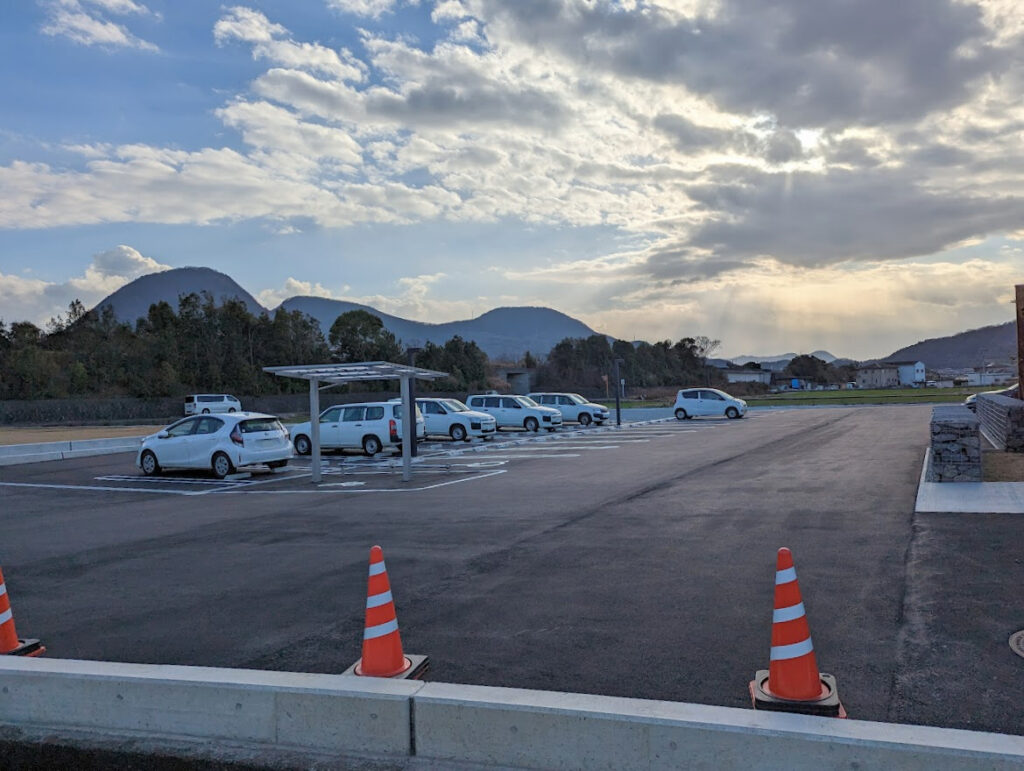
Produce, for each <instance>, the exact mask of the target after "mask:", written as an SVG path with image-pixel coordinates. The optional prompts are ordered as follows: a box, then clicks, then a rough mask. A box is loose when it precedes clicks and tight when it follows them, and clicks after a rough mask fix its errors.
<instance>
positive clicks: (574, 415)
mask: <svg viewBox="0 0 1024 771" xmlns="http://www.w3.org/2000/svg"><path fill="white" fill-rule="evenodd" d="M528 396H529V397H530V398H531V399H533V400H534V401H535V402H537V403H538V404H539V405H541V406H542V407H554V408H555V409H556V410H558V411H559V412H561V413H562V420H563V421H565V420H574V421H576V422H577V423H579V424H580V425H581V426H589V425H590V424H591V423H597V424H598V425H601V424H602V423H604V422H605V421H606V420H608V414H609V413H608V408H607V407H605V406H604V405H603V404H594V403H593V402H590V401H587V400H586V399H584V398H583V397H582V396H580V395H579V394H562V393H544V394H540V393H537V394H528Z"/></svg>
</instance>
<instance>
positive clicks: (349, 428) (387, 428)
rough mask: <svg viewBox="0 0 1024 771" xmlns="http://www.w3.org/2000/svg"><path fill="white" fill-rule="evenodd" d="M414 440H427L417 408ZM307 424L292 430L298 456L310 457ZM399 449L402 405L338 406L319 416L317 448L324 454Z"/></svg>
mask: <svg viewBox="0 0 1024 771" xmlns="http://www.w3.org/2000/svg"><path fill="white" fill-rule="evenodd" d="M414 434H415V437H416V440H417V441H419V440H420V439H423V438H424V437H425V436H426V433H425V429H424V425H423V413H422V412H420V408H419V407H417V408H416V431H415V432H414ZM311 436H312V432H311V431H310V423H309V421H308V420H307V421H306V422H305V423H299V424H298V425H297V426H292V428H291V438H292V444H294V445H295V452H297V453H298V454H299V455H309V453H310V452H311V451H312V447H313V442H312V439H311V438H310V437H311ZM401 445H402V404H401V402H393V401H389V402H362V403H361V404H339V405H338V406H336V407H328V408H327V409H326V410H324V411H323V412H321V413H320V447H321V449H324V450H358V449H361V450H362V451H363V452H364V453H366V454H367V455H370V456H373V455H376V454H377V453H379V452H380V451H381V450H382V449H384V448H385V447H390V448H393V449H394V448H397V447H401Z"/></svg>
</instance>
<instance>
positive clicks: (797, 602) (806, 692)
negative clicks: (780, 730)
mask: <svg viewBox="0 0 1024 771" xmlns="http://www.w3.org/2000/svg"><path fill="white" fill-rule="evenodd" d="M768 667H769V668H768V669H767V670H764V669H759V670H758V671H757V673H756V674H755V675H754V679H753V680H752V681H751V683H750V698H751V700H752V701H753V704H754V709H766V710H776V711H780V712H799V713H801V714H805V715H824V716H826V717H843V718H844V717H846V710H845V709H843V705H842V703H840V701H839V690H838V688H837V686H836V679H835V678H834V677H833V676H832V675H827V674H822V673H820V672H819V671H818V662H817V660H816V659H815V657H814V643H813V642H812V641H811V630H810V627H809V626H808V625H807V615H806V613H805V611H804V603H803V599H802V597H801V596H800V585H799V584H798V583H797V580H796V568H795V567H794V566H793V555H792V553H791V552H790V551H789V549H786V548H782V549H779V555H778V559H777V561H776V565H775V610H774V611H773V613H772V650H771V657H770V663H769V665H768Z"/></svg>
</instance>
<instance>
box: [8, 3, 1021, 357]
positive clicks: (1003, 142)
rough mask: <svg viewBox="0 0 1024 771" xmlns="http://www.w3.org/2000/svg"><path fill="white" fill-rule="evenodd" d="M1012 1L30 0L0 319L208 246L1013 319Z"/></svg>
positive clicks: (282, 277)
mask: <svg viewBox="0 0 1024 771" xmlns="http://www.w3.org/2000/svg"><path fill="white" fill-rule="evenodd" d="M1022 43H1024V5H1022V4H1020V3H1018V2H1017V0H983V1H982V2H969V1H968V0H957V1H955V2H954V1H951V0H900V2H895V3H894V2H892V0H858V2H850V0H652V1H651V2H641V1H640V0H515V1H514V2H513V1H511V0H305V1H304V2H294V0H292V1H289V2H285V1H284V0H280V1H277V0H264V1H263V2H248V3H245V4H240V5H232V4H231V3H225V4H218V3H216V2H209V0H173V1H172V0H38V1H34V0H20V1H19V2H17V3H10V4H5V5H4V9H3V11H2V24H0V67H2V68H3V73H4V77H2V78H0V104H2V105H4V107H3V109H2V110H0V318H2V319H3V320H4V321H6V322H8V323H10V322H12V321H17V320H31V321H34V322H36V323H40V324H42V323H45V321H46V320H47V319H49V318H50V317H52V316H54V315H56V314H58V313H60V312H61V311H62V310H65V309H66V307H67V305H68V303H69V302H70V301H71V300H72V299H75V298H79V299H81V300H82V301H83V302H85V303H86V305H92V304H95V303H96V302H98V301H99V300H101V299H102V298H103V297H105V296H106V295H107V294H109V293H110V292H111V291H113V290H115V289H117V288H118V287H119V286H121V285H123V284H125V283H127V282H128V281H131V280H132V279H134V278H137V277H138V276H140V275H143V274H145V273H150V272H153V271H157V270H164V269H167V268H175V267H184V266H189V265H202V266H207V267H211V268H214V269H216V270H220V271H223V272H225V273H227V274H229V275H230V276H232V277H233V278H234V279H235V280H236V281H238V282H239V283H240V284H241V285H242V286H243V287H245V288H246V289H247V290H249V291H250V292H251V293H252V294H254V295H255V296H256V297H257V298H258V299H260V300H261V301H262V302H263V303H264V304H265V305H267V306H268V307H274V306H275V305H277V304H278V303H279V302H280V301H281V300H283V299H285V298H286V297H289V296H292V295H296V294H316V295H323V296H329V297H336V298H340V299H346V300H353V301H357V302H363V303H367V304H369V305H373V306H374V307H377V308H379V309H380V310H382V311H385V312H388V313H393V314H396V315H400V316H404V317H407V318H413V319H417V320H421V321H431V322H441V321H449V320H454V319H459V318H468V317H471V316H475V315H477V314H479V313H482V312H484V311H486V310H489V309H491V308H494V307H498V306H504V305H544V306H548V307H552V308H556V309H557V310H560V311H562V312H565V313H568V314H570V315H572V316H574V317H576V318H579V319H581V320H583V321H584V322H586V323H588V324H589V325H590V326H591V327H593V328H594V329H597V330H599V331H600V332H604V333H607V334H611V335H614V336H616V337H620V338H626V339H646V340H651V341H653V340H657V339H672V340H675V339H679V338H681V337H684V336H696V335H707V336H709V337H712V338H717V339H720V340H721V341H722V346H721V349H720V353H721V354H724V355H739V354H741V353H746V354H760V355H767V354H775V353H780V352H788V351H794V352H809V351H812V350H815V349H826V350H829V351H830V352H831V353H833V354H835V355H837V356H848V357H852V358H861V359H863V358H870V357H876V356H884V355H886V354H888V353H890V352H892V351H894V350H895V349H897V348H900V347H902V346H904V345H908V344H911V343H914V342H916V341H918V340H920V339H924V338H928V337H937V336H941V335H945V334H951V333H955V332H958V331H961V330H964V329H970V328H975V327H979V326H984V325H987V324H996V323H1002V322H1004V321H1008V320H1010V319H1012V318H1013V308H1012V306H1011V305H1010V302H1011V301H1012V299H1013V286H1014V283H1015V282H1024V198H1022V194H1021V190H1022V187H1021V184H1022V182H1024V141H1022V140H1024V100H1022V98H1021V94H1022V93H1024V45H1022Z"/></svg>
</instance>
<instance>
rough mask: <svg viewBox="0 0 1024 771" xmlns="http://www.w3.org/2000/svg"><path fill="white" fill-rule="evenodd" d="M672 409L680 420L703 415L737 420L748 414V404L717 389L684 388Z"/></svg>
mask: <svg viewBox="0 0 1024 771" xmlns="http://www.w3.org/2000/svg"><path fill="white" fill-rule="evenodd" d="M672 409H673V410H674V411H675V416H676V418H677V419H679V420H686V419H687V418H695V417H700V416H702V415H713V416H715V417H718V416H725V417H727V418H730V419H735V418H742V417H743V416H744V415H746V414H747V403H746V402H745V401H743V400H742V399H737V398H736V397H735V396H729V394H727V393H726V392H725V391H719V390H718V389H717V388H684V389H682V390H681V391H680V392H679V393H677V394H676V403H675V405H673V407H672Z"/></svg>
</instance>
